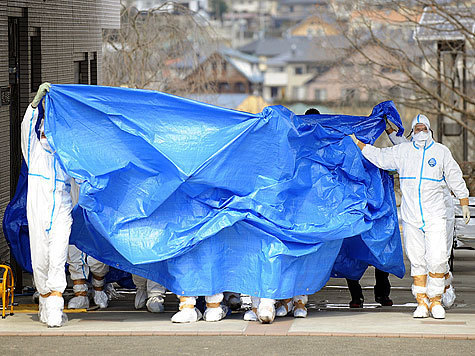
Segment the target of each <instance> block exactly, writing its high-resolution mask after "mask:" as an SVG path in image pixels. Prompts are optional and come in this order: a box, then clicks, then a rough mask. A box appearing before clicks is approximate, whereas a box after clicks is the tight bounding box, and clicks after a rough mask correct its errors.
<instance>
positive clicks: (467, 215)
mask: <svg viewBox="0 0 475 356" xmlns="http://www.w3.org/2000/svg"><path fill="white" fill-rule="evenodd" d="M462 215H463V220H464V221H465V224H468V223H469V222H470V209H469V208H468V205H462Z"/></svg>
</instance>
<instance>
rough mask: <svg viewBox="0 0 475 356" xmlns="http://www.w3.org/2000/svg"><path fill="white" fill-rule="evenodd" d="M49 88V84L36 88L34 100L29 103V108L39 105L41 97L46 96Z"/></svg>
mask: <svg viewBox="0 0 475 356" xmlns="http://www.w3.org/2000/svg"><path fill="white" fill-rule="evenodd" d="M50 88H51V84H50V83H43V84H41V85H40V87H39V88H38V91H37V92H36V95H35V98H34V99H33V101H32V102H31V106H32V107H34V108H36V107H37V106H38V104H39V103H40V101H41V99H43V97H44V96H45V95H46V92H49V90H50Z"/></svg>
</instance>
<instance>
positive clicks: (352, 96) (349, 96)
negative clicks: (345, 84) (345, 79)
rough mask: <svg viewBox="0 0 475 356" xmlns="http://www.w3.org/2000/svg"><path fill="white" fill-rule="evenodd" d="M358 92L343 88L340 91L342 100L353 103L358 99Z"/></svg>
mask: <svg viewBox="0 0 475 356" xmlns="http://www.w3.org/2000/svg"><path fill="white" fill-rule="evenodd" d="M357 94H358V91H357V90H356V89H354V88H345V89H342V90H341V96H342V99H343V100H345V101H353V100H356V99H358V95H357Z"/></svg>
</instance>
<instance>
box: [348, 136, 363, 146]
mask: <svg viewBox="0 0 475 356" xmlns="http://www.w3.org/2000/svg"><path fill="white" fill-rule="evenodd" d="M348 136H350V137H351V139H352V140H353V142H354V143H356V144H358V142H360V140H358V139H357V138H356V136H355V134H351V135H348Z"/></svg>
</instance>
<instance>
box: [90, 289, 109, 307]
mask: <svg viewBox="0 0 475 356" xmlns="http://www.w3.org/2000/svg"><path fill="white" fill-rule="evenodd" d="M94 303H96V305H97V306H98V307H99V308H101V309H106V308H107V307H108V306H109V297H108V296H107V294H106V292H104V291H103V290H94Z"/></svg>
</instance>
